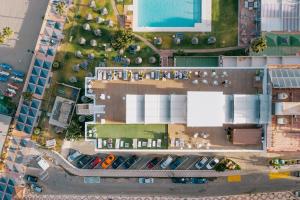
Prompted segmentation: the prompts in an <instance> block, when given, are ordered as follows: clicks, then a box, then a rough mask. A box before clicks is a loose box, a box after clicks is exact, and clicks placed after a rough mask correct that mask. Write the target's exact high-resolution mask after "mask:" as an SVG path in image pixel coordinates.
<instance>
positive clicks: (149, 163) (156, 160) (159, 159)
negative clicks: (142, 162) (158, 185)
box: [147, 157, 161, 169]
mask: <svg viewBox="0 0 300 200" xmlns="http://www.w3.org/2000/svg"><path fill="white" fill-rule="evenodd" d="M159 161H161V158H158V157H155V158H153V159H152V160H150V161H149V162H148V163H147V168H148V169H152V168H153V167H154V166H155V165H157V163H159Z"/></svg>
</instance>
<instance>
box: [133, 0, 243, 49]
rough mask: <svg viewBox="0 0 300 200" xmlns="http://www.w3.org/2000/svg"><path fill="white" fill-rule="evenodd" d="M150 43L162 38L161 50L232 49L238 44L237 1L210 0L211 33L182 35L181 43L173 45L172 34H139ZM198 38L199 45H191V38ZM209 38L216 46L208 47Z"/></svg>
mask: <svg viewBox="0 0 300 200" xmlns="http://www.w3.org/2000/svg"><path fill="white" fill-rule="evenodd" d="M139 34H141V35H142V36H144V37H145V38H147V39H148V40H149V41H150V42H153V38H154V37H155V36H159V37H162V40H163V43H162V46H158V47H159V48H162V49H170V48H172V49H185V48H190V49H198V48H221V47H232V46H237V44H238V0H226V1H224V0H212V32H211V33H184V39H183V42H182V43H181V44H180V45H175V44H174V43H173V41H172V36H173V35H174V33H139ZM194 36H197V37H198V38H199V45H192V44H191V39H192V37H194ZM209 36H215V37H216V39H217V42H216V44H214V45H208V44H207V39H208V37H209Z"/></svg>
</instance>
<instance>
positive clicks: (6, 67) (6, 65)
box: [0, 63, 12, 71]
mask: <svg viewBox="0 0 300 200" xmlns="http://www.w3.org/2000/svg"><path fill="white" fill-rule="evenodd" d="M0 67H1V68H2V69H4V70H8V71H10V70H12V66H11V65H9V64H6V63H0Z"/></svg>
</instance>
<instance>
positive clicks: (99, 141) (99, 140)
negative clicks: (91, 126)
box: [97, 138, 102, 149]
mask: <svg viewBox="0 0 300 200" xmlns="http://www.w3.org/2000/svg"><path fill="white" fill-rule="evenodd" d="M97 148H98V149H102V138H98V139H97Z"/></svg>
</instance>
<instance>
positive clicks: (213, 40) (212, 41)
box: [207, 36, 217, 44]
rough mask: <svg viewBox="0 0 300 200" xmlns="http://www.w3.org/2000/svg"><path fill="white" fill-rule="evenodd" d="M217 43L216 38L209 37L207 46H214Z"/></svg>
mask: <svg viewBox="0 0 300 200" xmlns="http://www.w3.org/2000/svg"><path fill="white" fill-rule="evenodd" d="M216 42H217V39H216V37H214V36H210V37H209V38H208V39H207V44H214V43H216Z"/></svg>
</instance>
